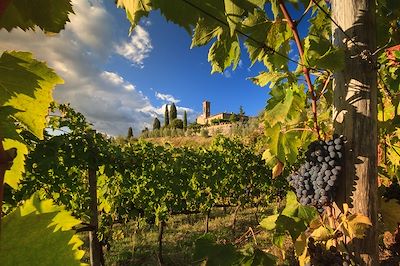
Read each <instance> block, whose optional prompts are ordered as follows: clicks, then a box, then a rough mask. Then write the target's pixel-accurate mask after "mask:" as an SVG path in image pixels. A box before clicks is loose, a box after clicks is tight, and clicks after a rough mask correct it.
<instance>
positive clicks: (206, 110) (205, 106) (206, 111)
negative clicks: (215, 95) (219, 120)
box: [203, 101, 211, 118]
mask: <svg viewBox="0 0 400 266" xmlns="http://www.w3.org/2000/svg"><path fill="white" fill-rule="evenodd" d="M210 115H211V111H210V102H209V101H204V102H203V117H204V118H209V117H210Z"/></svg>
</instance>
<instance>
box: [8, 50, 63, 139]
mask: <svg viewBox="0 0 400 266" xmlns="http://www.w3.org/2000/svg"><path fill="white" fill-rule="evenodd" d="M0 77H1V78H0V106H11V107H12V108H14V111H15V110H18V112H14V113H13V117H14V118H15V119H17V120H18V121H19V122H20V123H22V124H23V125H24V126H25V127H26V128H27V129H29V130H30V131H31V132H32V133H34V134H35V135H36V136H37V137H39V138H42V137H43V129H44V127H45V123H46V121H45V119H46V118H45V116H46V115H47V113H48V107H49V105H50V102H51V101H52V100H53V98H52V91H53V89H54V86H55V85H57V84H61V83H62V82H63V81H62V79H61V78H60V77H58V76H57V75H56V74H55V73H54V71H53V70H52V69H50V68H48V67H47V66H46V64H45V63H42V62H39V61H37V60H35V59H33V58H32V54H30V53H26V52H4V53H3V54H2V56H1V57H0Z"/></svg>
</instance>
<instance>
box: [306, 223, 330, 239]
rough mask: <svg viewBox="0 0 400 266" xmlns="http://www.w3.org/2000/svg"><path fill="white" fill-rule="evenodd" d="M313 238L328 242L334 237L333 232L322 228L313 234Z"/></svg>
mask: <svg viewBox="0 0 400 266" xmlns="http://www.w3.org/2000/svg"><path fill="white" fill-rule="evenodd" d="M311 237H312V238H314V239H315V240H317V241H327V240H329V239H331V238H332V237H333V230H331V229H329V228H327V227H325V226H320V227H318V228H317V229H315V230H314V231H313V232H312V233H311Z"/></svg>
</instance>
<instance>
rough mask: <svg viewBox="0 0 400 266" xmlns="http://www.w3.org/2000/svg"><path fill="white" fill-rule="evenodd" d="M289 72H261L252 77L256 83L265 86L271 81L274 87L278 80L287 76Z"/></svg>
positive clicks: (271, 85)
mask: <svg viewBox="0 0 400 266" xmlns="http://www.w3.org/2000/svg"><path fill="white" fill-rule="evenodd" d="M288 75H289V73H282V72H264V71H263V72H261V73H260V74H259V75H258V76H255V77H252V78H250V79H251V81H253V83H254V84H256V85H258V86H260V87H264V86H267V85H268V83H270V85H269V86H270V87H273V86H274V85H275V84H276V83H277V82H279V81H281V80H282V79H285V78H287V77H288Z"/></svg>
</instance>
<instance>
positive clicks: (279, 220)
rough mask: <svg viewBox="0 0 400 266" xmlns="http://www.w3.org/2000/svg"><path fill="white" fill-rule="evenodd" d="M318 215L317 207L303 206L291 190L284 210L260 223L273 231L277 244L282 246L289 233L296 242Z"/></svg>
mask: <svg viewBox="0 0 400 266" xmlns="http://www.w3.org/2000/svg"><path fill="white" fill-rule="evenodd" d="M317 216H318V212H317V210H316V209H315V208H313V207H309V206H302V205H301V204H300V203H299V202H298V201H297V198H296V195H295V193H293V192H292V191H289V192H288V194H287V195H286V206H285V208H284V209H283V210H282V212H281V213H280V214H274V215H271V216H268V217H266V218H264V219H263V220H262V221H261V222H260V225H261V227H263V228H264V229H266V230H269V231H273V234H274V235H273V238H274V240H275V244H277V245H278V246H279V247H280V248H282V247H283V246H282V245H283V240H282V239H283V237H284V236H285V235H286V234H287V233H289V235H290V236H291V238H292V240H293V242H295V241H296V239H297V238H298V237H299V236H300V235H301V233H302V232H304V231H305V230H306V229H307V226H308V224H309V223H310V222H311V221H312V220H313V219H314V218H315V217H317Z"/></svg>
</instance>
